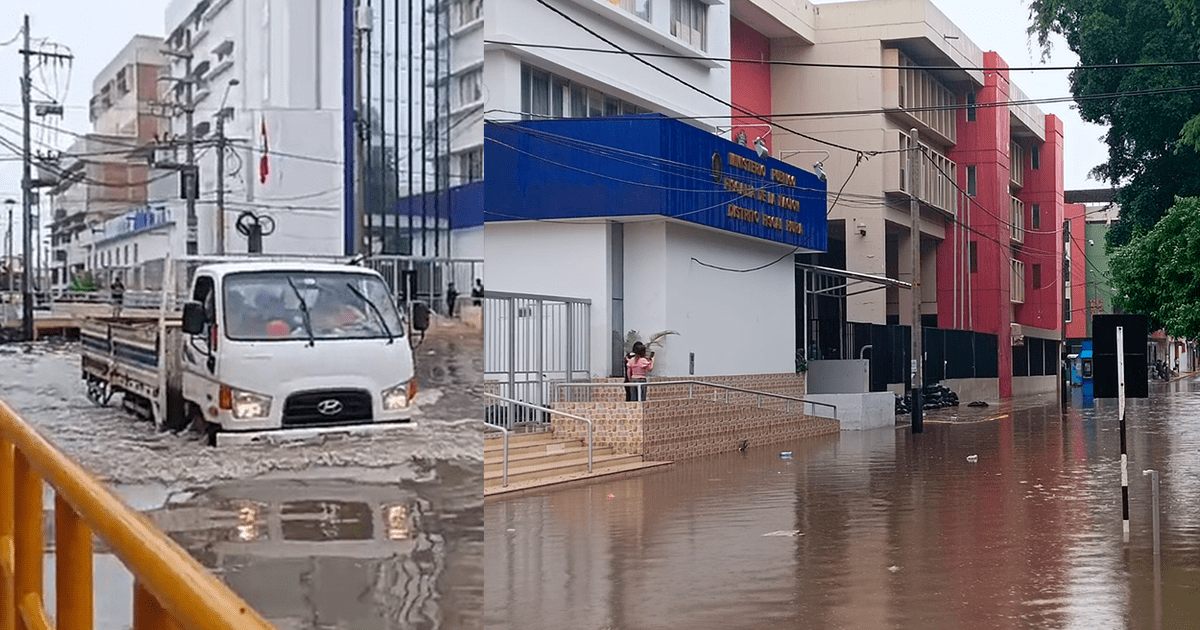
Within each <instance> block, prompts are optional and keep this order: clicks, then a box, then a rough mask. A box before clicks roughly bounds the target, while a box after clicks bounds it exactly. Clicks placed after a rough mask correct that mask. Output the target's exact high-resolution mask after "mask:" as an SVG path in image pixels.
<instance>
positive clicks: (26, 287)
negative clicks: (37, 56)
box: [21, 15, 33, 341]
mask: <svg viewBox="0 0 1200 630" xmlns="http://www.w3.org/2000/svg"><path fill="white" fill-rule="evenodd" d="M22 30H23V31H24V38H25V41H24V43H23V49H22V50H21V55H22V56H23V57H24V69H23V74H22V75H21V76H22V79H21V116H22V119H21V130H22V133H23V134H24V136H25V137H24V139H23V141H22V147H21V153H22V157H23V159H22V160H21V204H22V205H21V208H22V210H23V212H24V216H25V226H24V227H25V229H23V230H21V232H22V236H23V238H22V240H21V242H22V244H23V245H24V246H25V251H24V252H22V254H23V256H22V263H21V289H22V293H21V301H22V309H21V332H22V334H23V335H24V338H25V341H33V291H32V288H31V285H30V282H29V279H30V278H29V267H30V262H31V261H32V259H33V258H32V256H31V254H32V252H33V176H32V174H31V173H30V166H32V162H33V156H32V155H31V153H30V148H29V140H30V135H29V100H30V95H29V85H30V81H31V78H32V77H31V74H30V70H29V57H30V55H32V54H33V51H32V50H30V49H29V16H28V15H26V16H25V25H24V26H23V27H22Z"/></svg>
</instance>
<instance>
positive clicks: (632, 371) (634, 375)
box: [625, 341, 654, 402]
mask: <svg viewBox="0 0 1200 630" xmlns="http://www.w3.org/2000/svg"><path fill="white" fill-rule="evenodd" d="M625 365H626V367H627V368H628V370H629V380H630V381H631V382H633V383H640V384H639V385H635V386H634V390H636V400H637V401H638V402H645V400H646V381H647V378H648V377H649V376H650V372H651V371H653V370H654V353H653V352H647V351H646V344H644V343H642V342H640V341H639V342H637V343H635V344H633V355H632V356H631V357H630V358H629V360H628V361H626V362H625Z"/></svg>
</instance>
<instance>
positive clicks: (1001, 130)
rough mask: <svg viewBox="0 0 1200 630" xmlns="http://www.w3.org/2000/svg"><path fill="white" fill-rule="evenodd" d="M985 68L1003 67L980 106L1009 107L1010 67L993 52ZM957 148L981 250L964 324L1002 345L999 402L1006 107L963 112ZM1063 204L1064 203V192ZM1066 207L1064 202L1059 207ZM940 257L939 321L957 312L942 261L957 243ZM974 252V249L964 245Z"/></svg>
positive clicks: (1005, 337) (1005, 348)
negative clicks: (971, 191)
mask: <svg viewBox="0 0 1200 630" xmlns="http://www.w3.org/2000/svg"><path fill="white" fill-rule="evenodd" d="M983 62H984V66H985V67H988V68H999V70H989V71H987V72H986V73H985V76H984V86H983V87H982V88H980V89H979V90H978V92H977V93H976V102H977V103H979V104H988V103H1004V102H1006V101H1007V100H1008V91H1009V76H1008V70H1007V68H1008V64H1007V63H1005V62H1004V60H1003V59H1001V58H1000V56H999V55H998V54H996V53H994V52H988V53H984V57H983ZM957 117H958V144H956V145H955V146H954V148H953V149H951V150H950V152H949V156H948V157H949V158H950V159H951V160H954V161H955V162H956V163H957V164H958V185H959V186H960V187H961V188H963V189H964V190H966V189H967V172H968V167H971V166H974V167H975V169H976V191H977V193H976V195H975V197H974V198H973V199H972V200H970V201H969V202H967V203H964V204H963V207H962V209H961V211H960V220H961V221H964V222H969V223H970V225H971V233H970V234H969V237H968V241H970V242H974V243H975V246H976V248H977V260H978V267H977V270H976V271H975V272H974V273H971V274H970V276H971V277H970V284H971V293H970V298H969V300H968V309H969V311H970V313H969V315H967V317H966V319H965V321H970V322H972V323H973V325H972V329H973V330H975V331H977V332H984V333H989V334H993V335H996V336H997V338H998V342H999V352H998V355H999V357H998V358H999V366H998V368H999V374H1000V397H1001V398H1010V397H1012V352H1011V351H1010V348H1011V346H1012V338H1011V328H1010V326H1009V324H1010V322H1012V321H1013V318H1012V305H1011V303H1010V302H1009V297H1010V290H1009V276H1010V272H1009V257H1010V251H1011V250H1010V246H1009V243H1010V240H1009V239H1010V236H1009V227H1008V208H1009V186H1008V181H1009V154H1008V149H1009V147H1008V143H1009V138H1010V137H1011V125H1010V121H1009V112H1008V108H1007V107H1003V106H1001V107H977V108H975V118H976V119H975V121H973V122H972V121H968V120H967V111H966V110H965V109H962V110H958V113H957ZM1059 194H1060V199H1061V192H1060V193H1059ZM1060 203H1061V202H1060ZM940 247H941V248H942V250H940V251H939V252H938V260H939V271H938V285H939V291H938V320H939V322H940V321H941V320H942V319H943V318H944V316H943V315H942V313H946V314H951V313H953V310H952V309H953V306H954V303H953V298H952V295H951V291H948V290H947V289H948V288H950V287H952V280H951V279H949V278H947V276H951V277H952V275H953V267H952V266H951V267H950V273H948V274H947V273H944V272H943V269H942V265H941V264H940V261H953V260H954V259H955V257H956V255H958V252H956V251H955V244H954V242H953V240H952V239H947V240H945V241H943V242H942V244H941V246H940ZM962 247H969V245H965V244H964V245H962Z"/></svg>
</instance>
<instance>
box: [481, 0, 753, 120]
mask: <svg viewBox="0 0 1200 630" xmlns="http://www.w3.org/2000/svg"><path fill="white" fill-rule="evenodd" d="M552 6H554V7H555V8H556V9H558V10H560V11H562V13H564V14H565V15H567V16H569V17H570V18H572V19H574V20H576V21H578V22H580V23H582V24H583V25H585V26H587V27H588V28H589V29H592V30H594V31H595V32H596V33H598V34H599V35H601V36H603V37H604V38H606V39H608V40H610V41H613V42H615V43H616V44H618V45H620V46H621V47H622V48H624V49H626V50H634V51H662V52H665V53H674V54H679V55H685V56H687V55H690V56H697V57H716V58H727V57H729V32H730V31H729V5H728V3H726V2H712V3H706V2H700V1H699V0H671V1H659V2H651V1H650V0H615V1H612V2H610V1H608V0H562V1H558V2H554V3H552ZM693 11H699V12H698V13H696V15H698V16H700V17H699V18H697V19H695V20H693V21H692V23H691V24H690V26H688V25H684V24H683V21H682V20H683V18H682V17H680V15H679V14H683V13H687V14H689V15H690V14H692V12H693ZM672 33H676V34H672ZM484 34H485V39H487V40H489V41H500V42H512V43H513V44H524V43H532V44H541V45H547V46H565V47H593V48H599V49H611V47H610V46H608V44H605V43H604V42H603V41H601V40H600V39H599V38H597V37H594V36H592V35H590V34H589V33H588V32H587V31H585V30H583V29H582V28H580V27H579V26H576V25H575V24H572V23H571V22H570V21H569V20H567V19H566V18H564V17H562V16H560V15H558V14H556V13H554V12H553V11H551V10H550V9H548V8H546V7H545V6H543V5H541V4H539V3H538V2H535V1H534V0H510V1H506V2H487V3H485V5H484ZM484 57H485V60H486V65H485V67H484V79H485V80H484V83H485V85H486V90H487V103H488V105H487V107H488V109H489V110H498V111H496V112H494V113H492V114H489V119H490V120H518V119H520V118H521V116H520V115H519V114H518V113H517V112H523V113H526V114H531V115H534V116H553V117H579V116H605V115H614V114H625V113H637V112H642V111H655V112H659V113H662V114H667V115H670V116H705V115H712V114H713V113H714V111H716V110H717V109H719V108H720V105H719V103H718V102H717V101H715V100H714V99H713V98H711V97H709V96H705V95H704V94H701V93H700V92H699V91H697V90H695V89H692V88H689V87H688V86H687V85H685V84H684V83H683V82H686V83H687V84H689V85H692V86H695V87H696V88H698V89H699V90H703V91H704V92H707V93H709V94H711V95H713V96H715V97H717V98H719V99H721V100H723V101H725V102H729V101H730V74H729V72H730V71H729V65H728V64H727V63H725V62H720V61H710V60H699V59H672V58H655V59H653V63H654V65H656V66H658V67H660V68H662V69H663V70H665V71H667V72H669V73H670V74H672V75H674V76H676V77H678V78H679V79H680V80H681V81H682V82H681V81H676V80H674V79H671V78H668V77H667V76H665V75H664V74H662V73H659V72H658V71H656V70H653V69H651V68H649V67H648V66H646V65H645V64H643V63H641V62H639V61H637V60H636V59H633V58H632V57H629V56H626V55H620V54H607V53H604V54H602V53H588V52H578V51H571V50H557V49H554V48H532V47H521V46H517V45H504V44H487V45H486V47H485V52H484ZM721 113H724V112H721ZM694 124H696V125H697V126H701V127H705V128H708V129H715V128H716V127H717V126H720V125H728V119H725V120H722V119H720V118H713V119H703V120H697V121H694Z"/></svg>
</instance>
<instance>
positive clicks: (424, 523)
mask: <svg viewBox="0 0 1200 630" xmlns="http://www.w3.org/2000/svg"><path fill="white" fill-rule="evenodd" d="M475 478H478V477H477V476H476V477H475ZM463 492H465V489H464V490H463ZM455 498H456V500H455V501H454V502H453V503H454V504H452V505H447V503H448V502H444V499H445V497H439V496H433V497H429V496H425V494H424V493H418V492H417V491H413V490H405V489H402V488H401V487H400V486H398V485H365V484H358V483H353V482H349V481H346V482H341V481H320V482H317V483H314V482H301V481H272V482H241V483H237V484H233V485H227V486H218V487H215V488H211V489H206V490H203V491H201V492H199V493H198V494H195V495H193V496H191V497H189V498H188V499H187V501H186V502H184V503H179V504H168V505H167V506H166V507H164V508H162V509H161V510H156V511H152V512H150V513H148V515H149V516H150V517H151V518H152V519H153V520H154V521H156V522H157V523H158V524H159V525H160V526H161V527H163V528H164V529H165V530H166V531H167V532H168V534H169V535H170V536H171V537H172V538H174V539H175V540H176V541H177V542H179V543H180V544H181V545H182V546H183V547H184V548H185V549H186V550H187V551H188V552H189V553H191V554H192V555H193V556H194V557H196V558H197V559H198V560H199V561H200V562H201V563H202V564H204V565H205V566H206V567H209V568H211V569H213V570H214V571H215V572H216V573H217V574H218V575H219V576H220V577H221V579H222V580H223V581H224V582H225V583H226V584H228V585H229V586H230V588H232V589H233V590H234V592H236V593H238V595H240V596H241V597H242V598H244V599H245V600H246V601H247V602H248V603H249V604H250V605H251V606H253V607H254V608H255V609H257V610H258V611H259V612H260V613H261V614H262V615H263V616H264V617H266V618H267V619H268V620H269V621H271V622H272V623H274V624H275V625H276V627H279V628H339V629H340V628H346V629H355V630H358V629H362V630H400V629H405V630H407V629H410V628H411V629H429V630H432V629H436V628H477V627H479V623H480V622H479V618H478V615H479V608H478V606H479V604H478V597H479V596H480V595H481V591H482V586H481V581H482V577H481V571H480V569H479V566H480V564H481V562H482V559H481V558H480V554H481V549H480V548H479V545H480V544H481V543H482V535H481V534H482V533H481V532H480V531H479V529H478V523H479V521H480V519H481V515H480V510H481V509H482V507H481V505H480V500H478V499H476V500H475V501H473V502H460V501H457V499H459V498H461V497H457V496H456V497H455ZM472 512H473V514H474V516H473V517H472V516H471V514H472ZM472 521H474V523H475V525H474V527H472V526H470V524H471V522H472ZM451 567H453V568H452V569H451ZM472 606H474V608H473V609H472Z"/></svg>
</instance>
